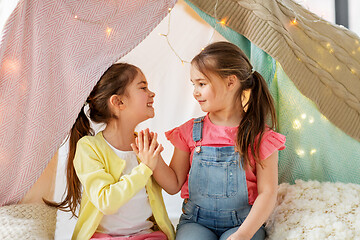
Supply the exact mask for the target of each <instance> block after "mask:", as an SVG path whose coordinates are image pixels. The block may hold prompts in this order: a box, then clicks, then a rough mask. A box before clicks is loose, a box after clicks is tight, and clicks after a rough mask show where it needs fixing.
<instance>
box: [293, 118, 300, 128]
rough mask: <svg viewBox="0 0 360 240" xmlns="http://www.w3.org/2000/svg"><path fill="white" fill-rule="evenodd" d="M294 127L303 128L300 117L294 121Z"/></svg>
mask: <svg viewBox="0 0 360 240" xmlns="http://www.w3.org/2000/svg"><path fill="white" fill-rule="evenodd" d="M293 128H294V129H300V128H301V123H300V121H299V120H298V119H295V120H294V122H293Z"/></svg>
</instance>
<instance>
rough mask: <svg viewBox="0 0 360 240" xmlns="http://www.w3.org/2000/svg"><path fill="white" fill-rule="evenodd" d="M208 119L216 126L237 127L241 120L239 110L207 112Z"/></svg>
mask: <svg viewBox="0 0 360 240" xmlns="http://www.w3.org/2000/svg"><path fill="white" fill-rule="evenodd" d="M209 119H210V121H211V122H212V123H213V124H215V125H218V126H227V127H237V126H239V124H240V121H241V114H240V113H239V112H234V111H231V112H209Z"/></svg>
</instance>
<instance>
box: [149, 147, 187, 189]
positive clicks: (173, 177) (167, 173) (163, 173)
mask: <svg viewBox="0 0 360 240" xmlns="http://www.w3.org/2000/svg"><path fill="white" fill-rule="evenodd" d="M189 169H190V153H189V152H185V151H182V150H180V149H178V148H175V149H174V154H173V156H172V158H171V162H170V166H168V165H167V164H166V163H165V162H164V160H163V158H162V157H160V159H159V162H158V165H157V166H156V168H155V170H154V173H153V176H154V178H155V180H156V181H157V182H158V184H159V185H160V186H161V187H162V188H163V189H164V190H165V191H166V192H167V193H169V194H171V195H173V194H176V193H178V192H179V191H180V189H181V187H182V186H183V184H184V182H185V180H186V176H187V174H188V173H189Z"/></svg>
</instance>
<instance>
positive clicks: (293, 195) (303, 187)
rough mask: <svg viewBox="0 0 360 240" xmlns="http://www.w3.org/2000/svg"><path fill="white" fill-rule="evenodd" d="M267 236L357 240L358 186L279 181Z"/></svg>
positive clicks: (359, 236)
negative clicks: (275, 203)
mask: <svg viewBox="0 0 360 240" xmlns="http://www.w3.org/2000/svg"><path fill="white" fill-rule="evenodd" d="M266 229H267V233H268V239H360V185H358V184H350V183H349V184H345V183H330V182H323V183H320V182H318V181H308V182H305V181H302V180H296V181H295V184H294V185H290V184H287V183H283V184H280V186H279V190H278V198H277V206H276V207H275V210H274V212H273V213H272V215H271V216H270V218H269V220H268V221H267V224H266Z"/></svg>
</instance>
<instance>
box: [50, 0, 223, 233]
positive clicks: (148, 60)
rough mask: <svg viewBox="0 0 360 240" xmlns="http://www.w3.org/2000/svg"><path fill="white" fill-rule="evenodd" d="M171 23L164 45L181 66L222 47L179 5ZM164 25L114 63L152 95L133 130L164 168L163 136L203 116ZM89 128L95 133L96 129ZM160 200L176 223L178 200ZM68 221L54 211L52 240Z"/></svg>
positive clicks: (60, 185)
mask: <svg viewBox="0 0 360 240" xmlns="http://www.w3.org/2000/svg"><path fill="white" fill-rule="evenodd" d="M170 18H171V21H170V34H169V41H170V44H171V46H172V47H173V48H174V49H175V51H176V54H178V55H179V56H180V57H181V58H182V59H183V60H186V61H190V60H191V59H192V58H193V57H194V56H195V55H196V54H197V53H198V52H199V51H201V49H202V48H203V47H205V46H206V45H207V44H209V43H210V41H225V39H224V38H223V37H222V36H221V35H220V34H218V33H217V32H214V29H213V28H212V27H211V26H210V25H208V24H207V23H206V22H205V21H204V20H203V19H201V18H200V17H199V16H198V15H197V13H195V11H194V10H192V8H190V7H189V6H188V5H187V4H186V3H185V2H184V1H182V0H180V1H178V2H177V3H176V5H175V7H174V8H173V10H172V11H171V14H170ZM168 23H169V16H167V17H166V18H165V19H164V20H163V21H162V22H161V23H160V24H159V25H158V26H157V27H156V28H155V29H154V30H153V31H152V32H151V33H150V34H149V36H148V37H147V38H146V39H145V40H144V41H142V42H141V43H140V44H139V45H138V46H137V47H136V48H134V49H133V50H132V51H131V52H130V53H129V54H127V55H126V56H124V57H123V58H121V59H120V60H119V62H128V63H131V64H134V65H136V66H138V67H140V69H141V70H142V71H143V72H144V74H145V76H146V78H147V80H148V82H149V88H150V90H152V91H154V92H155V94H156V96H155V102H154V108H155V117H154V118H153V119H149V120H147V121H145V122H143V123H141V124H140V125H139V126H138V128H137V129H138V130H140V129H145V128H149V129H150V130H151V131H154V132H157V133H158V134H159V142H160V143H161V144H163V146H164V148H165V150H164V151H163V153H162V156H163V158H164V160H165V161H166V162H167V163H169V162H170V160H171V156H172V151H173V146H172V145H171V143H170V142H169V141H167V140H166V138H165V135H164V132H165V131H167V130H170V129H172V128H174V127H176V126H179V125H180V124H182V123H184V122H185V121H187V120H189V119H190V118H192V117H197V116H202V115H204V113H203V112H202V111H201V110H200V107H199V106H198V103H197V102H196V101H195V99H194V98H193V96H192V90H193V86H192V84H191V82H190V64H188V63H185V64H184V65H183V64H182V63H181V61H180V60H179V58H178V57H177V56H176V55H175V53H174V52H173V51H172V50H171V48H170V46H169V44H168V43H167V41H166V38H165V37H164V36H161V35H160V34H166V33H167V31H168V26H169V24H168ZM212 36H213V37H212ZM94 128H95V129H96V130H97V131H98V130H100V129H101V125H97V126H94ZM67 151H68V150H67V145H63V147H61V148H60V151H59V160H58V169H57V180H56V186H55V200H60V199H61V196H62V194H63V192H64V190H65V173H64V171H65V166H64V162H65V161H66V154H67ZM163 196H164V201H165V205H166V208H167V210H168V214H169V217H170V219H171V220H172V221H173V222H174V223H176V222H177V220H178V218H179V217H180V214H181V203H182V200H181V198H180V195H179V194H176V195H174V196H171V195H169V194H167V193H166V192H165V191H163ZM70 216H71V214H69V213H66V212H61V211H58V216H57V226H56V234H55V237H56V239H69V235H71V233H72V229H73V227H74V223H75V221H76V220H75V219H71V220H69V219H70ZM65 229H66V230H65Z"/></svg>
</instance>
